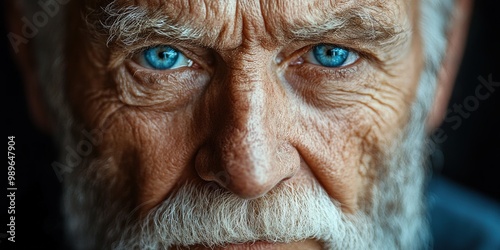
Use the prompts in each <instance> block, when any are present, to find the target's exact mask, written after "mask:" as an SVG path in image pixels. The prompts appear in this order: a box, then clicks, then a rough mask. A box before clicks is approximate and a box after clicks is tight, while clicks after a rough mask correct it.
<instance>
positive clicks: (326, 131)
mask: <svg viewBox="0 0 500 250" xmlns="http://www.w3.org/2000/svg"><path fill="white" fill-rule="evenodd" d="M95 2H96V3H90V2H87V1H75V3H72V4H73V6H72V11H73V14H72V16H74V18H73V20H72V27H70V28H73V29H75V28H76V27H78V28H79V29H80V30H81V31H80V32H79V33H76V35H74V36H72V37H70V38H69V39H70V41H69V43H68V44H69V46H68V52H69V53H68V58H67V61H68V63H69V66H68V76H69V79H68V82H69V83H71V84H68V85H67V86H66V88H67V93H68V94H69V100H70V104H71V109H72V110H73V111H74V114H75V117H76V119H77V122H78V123H82V124H83V125H84V126H85V127H86V128H87V129H89V130H91V129H96V128H97V129H101V130H103V131H105V132H104V133H103V140H102V143H100V144H99V147H98V149H97V150H96V151H95V152H93V153H94V154H95V155H97V156H98V157H102V158H105V157H112V158H113V159H114V160H115V162H114V165H112V166H111V167H110V168H109V169H106V170H104V169H103V170H98V172H97V173H98V174H99V175H100V176H101V178H104V179H109V181H115V182H118V183H122V186H126V187H128V188H129V189H130V190H131V193H132V194H133V196H132V197H130V199H131V200H133V207H132V208H130V209H133V208H135V207H139V208H138V209H139V212H140V213H142V214H144V213H146V212H148V211H149V210H150V209H151V208H153V207H154V206H155V205H157V204H159V203H160V202H161V201H163V200H164V199H165V198H166V197H168V196H169V194H171V193H172V192H174V191H175V190H176V188H177V187H178V186H179V185H181V184H182V183H185V182H186V181H191V182H207V181H214V182H216V183H218V184H219V185H220V186H222V187H224V188H226V189H228V190H230V191H231V192H233V193H235V194H236V195H238V196H240V197H241V198H243V199H253V198H256V197H260V196H263V195H265V194H266V193H267V192H268V191H270V190H271V189H273V188H275V187H277V186H278V185H280V184H281V183H282V182H288V183H291V184H293V185H308V184H310V183H311V182H312V181H318V182H319V183H320V184H321V185H322V187H323V188H324V189H325V190H326V191H327V193H328V194H329V195H330V196H331V197H332V198H333V199H335V200H337V201H338V202H340V204H341V205H342V209H343V211H345V212H346V213H353V212H355V211H356V210H358V209H360V208H362V207H364V206H365V205H366V203H367V201H368V199H369V197H370V187H371V185H372V184H373V182H374V181H376V180H377V173H378V172H379V171H381V170H380V169H378V168H377V166H378V165H377V162H378V161H379V159H378V157H379V156H380V155H383V154H385V153H386V152H385V151H387V148H389V146H390V142H392V141H394V140H395V138H396V137H397V136H398V134H399V132H400V131H401V130H402V129H403V127H404V126H405V124H406V122H407V119H408V114H409V108H410V105H411V103H412V101H413V100H414V98H415V90H416V87H417V84H418V80H419V75H420V73H421V71H422V61H423V60H422V55H421V41H420V38H419V31H418V26H417V23H418V20H417V17H416V16H417V15H416V11H417V10H418V3H417V2H418V1H399V0H390V1H337V2H335V1H322V0H309V1H269V2H265V1H260V2H259V1H143V0H142V1H141V0H138V1H118V4H119V5H121V7H124V6H127V5H132V4H134V5H139V6H143V7H146V8H148V9H150V10H151V12H158V11H160V12H161V13H163V14H164V15H165V16H166V17H168V18H169V20H171V22H172V23H175V24H179V25H184V26H188V27H190V28H192V29H198V30H201V31H203V32H205V33H203V34H205V35H202V36H201V38H199V39H193V40H191V41H189V40H188V41H186V40H182V41H181V40H173V39H167V38H164V37H163V38H162V37H160V36H155V35H152V36H151V37H149V38H148V39H139V40H138V41H137V42H136V43H133V44H131V45H128V46H123V44H121V43H120V41H118V40H111V42H110V43H109V46H105V45H106V39H107V37H103V36H99V35H96V34H97V32H96V31H94V30H92V29H91V28H85V27H89V26H86V24H85V23H83V20H82V19H81V18H80V17H81V15H80V14H78V11H80V10H81V8H82V6H80V5H91V7H92V8H95V7H96V6H103V5H104V6H105V5H106V3H101V1H95ZM102 2H107V1H102ZM283 6H284V7H283ZM361 6H363V7H367V6H369V7H370V8H372V10H373V12H372V14H373V15H374V16H373V17H374V18H375V19H377V20H379V21H380V23H383V24H384V25H385V27H397V28H399V29H400V30H398V33H397V35H395V34H393V35H394V36H393V37H388V35H385V36H384V35H381V36H380V37H378V38H377V39H367V38H366V37H365V39H362V38H361V37H359V38H356V37H354V36H355V35H356V34H350V33H349V32H353V31H354V32H355V33H357V34H360V33H362V32H366V33H367V34H368V31H365V29H366V28H367V27H360V26H359V24H358V26H356V24H352V26H346V28H344V29H341V30H339V31H337V32H335V33H333V32H331V33H327V34H320V35H315V36H312V35H310V37H312V38H304V37H297V36H295V35H294V34H293V32H292V30H291V29H292V28H294V27H304V26H308V25H309V26H314V25H313V24H315V23H316V24H317V23H321V22H322V20H325V18H326V17H327V16H328V17H332V16H339V17H341V16H342V15H346V13H347V12H348V11H350V10H352V9H353V8H359V7H361ZM278 9H279V11H277V10H278ZM387 13H391V15H388V14H387ZM70 16H71V15H70ZM99 18H101V19H105V18H106V17H105V16H103V17H99ZM88 21H90V22H92V21H93V20H88ZM82 27H84V28H82ZM375 29H376V27H375ZM409 30H412V32H411V33H410V32H408V31H409ZM306 35H307V34H306ZM390 38H394V39H393V40H391V39H390ZM383 41H389V42H387V43H383ZM321 43H329V44H339V45H342V46H346V47H348V48H350V49H351V50H352V51H356V52H358V53H359V54H360V58H359V59H358V60H357V61H356V62H355V63H353V64H352V65H349V66H346V67H343V68H326V67H322V66H320V65H314V64H312V63H310V62H308V60H307V58H306V57H305V54H306V53H307V52H308V51H309V50H310V49H311V47H312V46H314V45H317V44H321ZM158 44H168V45H171V46H174V47H176V48H177V49H179V50H181V51H182V52H183V53H184V54H185V55H186V56H187V57H188V58H190V59H191V60H192V61H193V65H192V66H191V67H181V68H177V69H173V70H165V71H158V70H152V69H148V68H145V67H142V66H141V65H140V64H139V63H138V62H137V60H135V55H136V54H137V53H138V52H139V51H140V49H141V48H143V47H147V46H154V45H158ZM106 131H108V132H106ZM109 131H112V133H110V132H109ZM384 150H385V151H384ZM116 192H117V194H118V193H120V192H123V191H122V190H116ZM306 245H307V246H306ZM263 247H266V246H263ZM267 247H270V246H267ZM276 247H277V246H276ZM283 247H284V249H291V248H296V249H306V248H307V249H317V248H319V245H318V243H316V242H312V241H306V242H301V243H295V245H293V246H283ZM309 247H310V248H309ZM244 249H264V248H258V246H255V248H251V247H249V246H245V248H244ZM265 249H267V248H265Z"/></svg>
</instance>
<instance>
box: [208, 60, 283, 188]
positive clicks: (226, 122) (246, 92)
mask: <svg viewBox="0 0 500 250" xmlns="http://www.w3.org/2000/svg"><path fill="white" fill-rule="evenodd" d="M229 74H230V75H229V77H228V78H227V79H228V82H227V83H226V84H227V86H226V87H227V90H228V92H227V100H228V103H227V108H228V113H227V114H226V115H225V117H224V118H223V123H222V124H221V125H222V128H221V129H220V130H219V131H220V132H219V133H218V134H217V135H216V137H217V138H216V144H218V148H219V150H220V155H219V157H220V163H221V165H222V167H223V168H224V170H225V171H226V172H227V174H228V176H229V179H230V180H231V185H232V186H235V185H236V186H243V184H244V183H246V184H245V185H248V186H253V187H252V188H254V189H256V188H258V187H259V186H263V185H268V184H266V182H268V179H269V178H270V177H271V176H270V174H272V173H270V172H269V171H268V170H269V168H270V166H271V165H272V155H270V153H271V152H272V151H273V148H274V145H273V144H274V140H273V135H272V134H271V131H269V126H268V125H267V124H266V123H268V122H269V121H267V120H266V117H267V116H266V113H267V112H268V110H266V108H267V107H268V105H266V103H267V100H268V98H269V96H268V93H267V91H266V88H269V86H266V84H270V83H269V82H268V79H266V77H265V75H264V74H265V73H262V72H259V71H258V70H252V69H248V68H247V70H245V68H243V69H232V70H231V72H230V73H229ZM236 188H237V189H238V188H242V187H236Z"/></svg>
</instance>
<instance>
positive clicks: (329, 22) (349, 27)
mask: <svg viewBox="0 0 500 250" xmlns="http://www.w3.org/2000/svg"><path fill="white" fill-rule="evenodd" d="M113 2H114V1H112V3H111V4H109V5H107V6H106V7H104V8H101V11H97V12H96V13H97V15H89V18H88V19H89V20H90V21H89V20H87V23H89V24H91V26H92V27H93V30H94V31H96V32H98V31H100V33H101V35H104V36H105V37H106V42H107V44H110V43H119V44H122V46H130V45H133V44H135V43H138V42H143V41H144V40H145V39H149V38H151V37H160V38H163V39H168V40H171V41H186V42H189V43H192V44H199V45H202V46H206V47H216V46H217V44H216V39H212V38H213V37H214V36H215V37H217V35H218V33H217V32H214V31H210V30H208V29H206V27H192V26H190V25H187V24H180V23H175V22H173V21H172V19H170V18H168V16H167V15H165V13H163V12H161V11H160V10H153V11H151V10H148V9H146V8H144V7H139V6H127V7H119V6H117V5H115V4H114V3H113ZM380 11H381V10H380V9H377V8H374V7H368V6H360V7H351V8H349V9H347V10H343V11H341V13H335V14H331V15H330V16H327V17H325V18H323V19H322V20H320V22H315V21H310V22H308V23H306V24H297V23H293V22H290V23H287V24H285V25H282V26H283V29H284V34H286V36H287V37H288V38H290V39H293V40H304V41H316V42H317V41H322V40H325V38H332V40H334V41H341V42H343V43H345V44H357V45H370V46H377V47H379V48H381V49H384V48H385V49H384V50H389V49H391V48H392V49H394V48H395V47H401V46H402V45H404V44H406V43H407V42H408V41H409V37H410V34H411V25H410V24H409V21H408V20H406V19H405V20H403V22H402V23H401V22H399V23H398V22H396V21H394V20H391V18H389V17H388V15H386V14H381V13H380ZM345 44H344V45H345Z"/></svg>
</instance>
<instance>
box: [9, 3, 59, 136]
mask: <svg viewBox="0 0 500 250" xmlns="http://www.w3.org/2000/svg"><path fill="white" fill-rule="evenodd" d="M21 4H22V1H7V2H6V3H5V7H6V8H5V10H4V11H5V13H4V14H5V18H6V20H5V21H6V24H7V25H6V27H7V30H8V31H7V37H8V40H9V42H10V45H11V46H10V48H11V49H12V51H11V52H12V53H11V54H12V56H13V59H14V61H15V62H16V63H17V65H18V68H19V71H20V73H21V77H22V80H23V83H24V92H25V97H26V101H27V103H28V105H27V106H28V109H29V111H30V116H31V119H32V120H33V121H34V123H35V124H36V125H37V127H38V128H39V129H41V130H42V131H43V132H46V133H50V132H51V131H52V128H53V127H54V126H53V124H54V123H53V120H52V119H51V116H50V113H49V112H48V105H47V103H46V102H45V100H44V98H43V94H42V90H41V88H40V85H39V84H38V79H37V76H38V75H37V72H36V65H35V61H36V59H35V56H34V53H32V52H33V50H34V48H33V47H34V46H33V41H32V37H31V36H30V37H27V36H25V35H24V33H23V32H25V31H24V30H23V29H26V27H23V26H25V25H26V24H25V23H23V22H22V20H23V16H24V15H25V14H24V13H23V10H22V6H21Z"/></svg>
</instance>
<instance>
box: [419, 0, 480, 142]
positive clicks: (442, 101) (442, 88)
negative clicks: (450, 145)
mask: <svg viewBox="0 0 500 250" xmlns="http://www.w3.org/2000/svg"><path fill="white" fill-rule="evenodd" d="M471 12H472V0H456V1H455V9H454V12H453V15H452V18H451V20H450V26H449V29H448V34H447V37H448V43H447V49H446V53H445V56H444V58H443V62H442V64H441V69H440V70H439V73H438V82H437V88H436V96H435V99H434V104H433V106H432V109H431V112H430V113H429V116H428V117H427V131H429V132H432V131H433V130H435V129H436V128H438V127H439V125H440V124H441V123H442V122H443V119H444V118H445V115H446V109H447V107H448V101H449V99H450V95H451V92H452V90H453V85H454V83H455V77H456V75H457V73H458V69H459V66H460V61H461V59H462V53H463V49H464V46H465V41H466V38H467V31H468V26H469V19H470V15H471Z"/></svg>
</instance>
